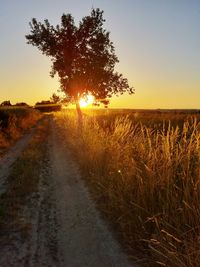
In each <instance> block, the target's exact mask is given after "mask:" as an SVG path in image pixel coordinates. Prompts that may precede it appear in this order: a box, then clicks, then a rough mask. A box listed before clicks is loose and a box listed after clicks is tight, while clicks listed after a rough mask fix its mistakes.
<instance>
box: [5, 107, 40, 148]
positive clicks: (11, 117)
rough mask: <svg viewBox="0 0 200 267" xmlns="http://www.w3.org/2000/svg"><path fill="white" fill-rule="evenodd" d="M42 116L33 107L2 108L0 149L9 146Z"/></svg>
mask: <svg viewBox="0 0 200 267" xmlns="http://www.w3.org/2000/svg"><path fill="white" fill-rule="evenodd" d="M41 117H42V115H41V113H40V112H38V111H36V110H34V109H31V108H1V109H0V149H5V148H7V147H9V146H10V145H11V144H12V143H13V142H14V141H15V140H17V139H18V138H19V137H20V136H21V135H22V134H23V133H24V132H25V131H26V130H27V129H29V128H30V127H32V126H33V125H34V124H35V123H36V122H37V121H38V120H39V119H40V118H41Z"/></svg>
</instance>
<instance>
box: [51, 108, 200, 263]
mask: <svg viewBox="0 0 200 267" xmlns="http://www.w3.org/2000/svg"><path fill="white" fill-rule="evenodd" d="M55 116H56V120H57V123H58V124H59V125H60V129H61V131H62V133H63V135H65V139H66V144H67V146H68V147H69V148H70V149H71V150H72V151H73V154H74V157H75V159H76V161H77V162H78V163H79V165H80V168H81V171H82V175H83V177H84V178H85V180H86V183H87V185H88V186H89V188H90V191H91V193H92V195H93V197H94V199H95V201H96V204H97V206H98V208H99V209H100V210H101V212H102V213H103V216H104V217H105V218H106V219H107V220H108V221H109V223H110V224H111V226H112V228H113V229H114V231H115V232H116V233H117V235H118V238H119V240H120V241H121V242H122V243H123V245H124V246H125V248H126V250H127V251H128V253H129V255H131V256H132V257H133V258H134V259H135V258H137V259H139V262H140V263H141V264H144V265H145V263H146V264H147V265H146V266H173V267H174V266H183V267H194V266H195V267H197V266H200V251H199V237H200V205H199V203H200V183H199V182H200V115H199V114H198V113H197V112H196V113H195V112H186V111H182V112H180V111H176V112H173V111H171V112H170V111H166V112H161V111H148V112H147V111H137V112H136V111H130V110H129V111H120V110H118V111H117V110H116V111H114V110H113V111H109V110H105V111H85V115H84V121H83V127H82V129H80V127H79V126H78V125H77V120H76V117H75V112H74V111H72V110H71V111H65V112H61V113H59V114H56V115H55ZM136 255H137V256H138V257H137V256H136Z"/></svg>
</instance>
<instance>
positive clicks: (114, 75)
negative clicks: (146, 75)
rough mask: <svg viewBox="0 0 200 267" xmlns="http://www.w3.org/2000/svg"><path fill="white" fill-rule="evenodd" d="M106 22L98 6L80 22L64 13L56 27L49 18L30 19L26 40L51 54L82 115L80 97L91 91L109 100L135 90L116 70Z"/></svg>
mask: <svg viewBox="0 0 200 267" xmlns="http://www.w3.org/2000/svg"><path fill="white" fill-rule="evenodd" d="M104 22H105V20H104V18H103V11H101V10H100V9H98V8H97V9H92V11H91V14H90V15H89V16H85V17H83V19H82V20H81V21H80V22H79V25H78V26H76V25H75V22H74V18H73V17H72V15H71V14H63V15H62V17H61V23H60V25H56V26H55V27H54V26H52V25H51V24H50V23H49V21H48V20H47V19H45V20H44V23H41V22H38V21H37V20H36V19H35V18H33V19H32V21H31V22H30V23H29V24H30V27H31V32H30V34H28V35H26V39H27V40H28V42H27V43H28V44H32V45H33V46H36V47H37V48H38V49H39V50H40V51H41V52H42V53H43V54H44V55H47V56H48V57H50V58H51V61H52V68H51V72H50V74H51V76H52V77H54V76H55V74H58V76H59V81H60V87H61V90H62V91H63V92H64V93H65V94H66V95H67V97H68V98H69V99H70V101H71V102H73V103H76V107H77V112H78V114H79V115H80V116H81V110H80V105H79V99H80V98H81V97H84V96H86V95H87V94H88V93H90V94H92V95H93V96H94V97H95V98H96V100H97V101H99V102H102V103H105V102H106V104H108V99H109V98H110V97H111V96H112V95H120V94H123V93H124V92H128V93H130V94H132V93H133V92H134V89H133V88H132V87H130V86H129V84H128V80H127V79H126V78H124V77H123V75H122V74H120V73H118V72H116V71H115V70H114V67H115V64H116V63H118V62H119V60H118V58H117V56H116V55H115V49H114V46H113V43H112V42H111V41H110V33H109V32H108V31H106V30H105V29H104V28H103V24H104Z"/></svg>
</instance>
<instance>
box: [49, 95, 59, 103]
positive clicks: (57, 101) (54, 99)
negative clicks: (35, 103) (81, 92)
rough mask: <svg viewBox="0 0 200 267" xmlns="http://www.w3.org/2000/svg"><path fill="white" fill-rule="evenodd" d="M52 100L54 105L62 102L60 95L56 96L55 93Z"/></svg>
mask: <svg viewBox="0 0 200 267" xmlns="http://www.w3.org/2000/svg"><path fill="white" fill-rule="evenodd" d="M50 99H51V101H52V102H53V103H54V104H57V103H59V102H60V101H61V99H60V97H59V96H58V95H56V94H55V93H53V94H52V96H51V98H50Z"/></svg>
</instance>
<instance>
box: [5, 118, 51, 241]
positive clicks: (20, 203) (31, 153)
mask: <svg viewBox="0 0 200 267" xmlns="http://www.w3.org/2000/svg"><path fill="white" fill-rule="evenodd" d="M47 123H48V122H47V121H43V122H42V123H40V125H39V126H38V127H37V130H36V133H35V135H34V137H33V139H32V140H31V142H30V144H29V145H28V147H27V148H26V149H25V150H24V152H23V153H22V155H21V157H20V158H19V159H18V160H17V162H16V163H15V164H14V166H13V169H12V171H11V173H10V175H9V177H8V180H7V182H8V189H7V191H6V192H5V193H3V194H2V195H1V196H0V229H1V234H0V245H6V244H9V243H10V242H12V239H13V237H14V236H15V234H16V233H19V234H20V235H21V236H23V235H26V234H27V233H28V230H29V229H30V225H29V224H28V223H27V222H26V220H25V218H23V209H24V207H25V206H27V204H28V202H29V200H30V198H31V196H32V194H33V193H34V192H37V189H38V182H39V174H40V170H41V168H42V163H43V159H44V157H45V151H46V148H45V145H44V144H45V141H46V137H47V134H48V130H47V129H48V127H47Z"/></svg>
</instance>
